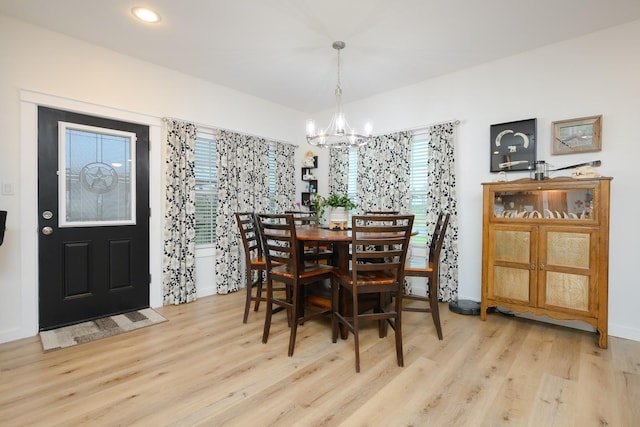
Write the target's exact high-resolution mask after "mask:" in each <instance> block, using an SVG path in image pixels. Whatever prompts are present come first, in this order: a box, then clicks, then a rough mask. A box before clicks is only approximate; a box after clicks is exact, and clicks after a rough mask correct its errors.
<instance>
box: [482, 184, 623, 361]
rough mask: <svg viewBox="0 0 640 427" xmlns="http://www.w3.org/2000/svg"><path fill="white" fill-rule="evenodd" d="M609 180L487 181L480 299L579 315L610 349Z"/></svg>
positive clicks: (516, 308)
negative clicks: (608, 342) (608, 331)
mask: <svg viewBox="0 0 640 427" xmlns="http://www.w3.org/2000/svg"><path fill="white" fill-rule="evenodd" d="M610 183H611V178H606V177H601V178H592V179H575V178H569V177H559V178H553V179H547V180H544V181H536V180H532V179H527V178H525V179H520V180H516V181H511V182H493V183H484V184H483V200H484V208H483V221H482V226H483V232H482V302H481V309H480V318H481V319H482V320H486V318H487V310H488V309H489V308H490V307H504V308H507V309H509V310H511V311H513V312H516V313H529V314H533V315H536V316H548V317H551V318H554V319H558V320H577V321H581V322H584V323H587V324H588V325H590V326H592V327H593V328H595V329H596V331H597V332H598V334H599V339H598V344H599V345H600V347H602V348H607V329H608V327H607V323H608V321H607V319H608V312H607V309H608V272H609V192H610Z"/></svg>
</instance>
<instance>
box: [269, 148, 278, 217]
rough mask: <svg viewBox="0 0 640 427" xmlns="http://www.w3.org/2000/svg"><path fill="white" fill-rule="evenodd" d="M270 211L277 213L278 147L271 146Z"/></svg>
mask: <svg viewBox="0 0 640 427" xmlns="http://www.w3.org/2000/svg"><path fill="white" fill-rule="evenodd" d="M268 180H269V183H268V185H269V211H270V212H276V147H275V145H274V144H269V172H268Z"/></svg>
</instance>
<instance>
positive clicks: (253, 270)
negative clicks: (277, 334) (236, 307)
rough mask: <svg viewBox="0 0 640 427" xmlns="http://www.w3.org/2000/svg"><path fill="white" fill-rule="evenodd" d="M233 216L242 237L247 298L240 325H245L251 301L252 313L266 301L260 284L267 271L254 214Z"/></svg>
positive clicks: (237, 213)
mask: <svg viewBox="0 0 640 427" xmlns="http://www.w3.org/2000/svg"><path fill="white" fill-rule="evenodd" d="M235 216H236V223H237V224H238V229H239V231H240V237H242V246H243V248H244V260H245V276H246V281H247V283H246V288H247V297H246V299H245V304H244V316H243V317H242V323H247V318H248V316H249V307H250V306H251V301H255V303H256V304H255V307H254V311H258V307H259V306H260V302H261V301H266V300H267V298H266V297H263V296H262V284H263V282H264V273H265V271H266V269H267V265H266V262H265V259H264V257H263V256H262V244H261V242H260V233H259V232H258V225H257V223H256V218H255V216H254V213H253V212H236V214H235ZM254 276H255V278H254ZM254 288H255V289H256V294H255V295H253V289H254Z"/></svg>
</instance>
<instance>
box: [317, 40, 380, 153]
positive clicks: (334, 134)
mask: <svg viewBox="0 0 640 427" xmlns="http://www.w3.org/2000/svg"><path fill="white" fill-rule="evenodd" d="M344 47H345V44H344V42H342V41H337V42H334V43H333V48H334V49H335V50H336V51H337V52H338V83H337V84H336V92H335V93H336V111H335V113H334V114H333V116H332V117H331V121H330V122H329V126H328V127H327V128H326V129H318V131H317V132H316V125H315V122H314V121H313V119H309V120H307V142H308V143H309V144H311V145H314V146H316V147H329V148H356V147H361V146H363V145H365V144H366V143H368V142H369V141H371V130H372V128H371V123H367V124H366V125H365V131H364V134H360V133H358V131H357V130H356V129H352V128H351V127H349V124H348V123H347V119H346V118H345V117H344V113H343V112H342V88H341V87H340V51H341V50H342V49H344Z"/></svg>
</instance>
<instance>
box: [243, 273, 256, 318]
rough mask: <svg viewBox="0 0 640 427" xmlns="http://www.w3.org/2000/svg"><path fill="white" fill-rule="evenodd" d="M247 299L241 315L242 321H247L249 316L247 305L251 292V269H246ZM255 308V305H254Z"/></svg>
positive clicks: (249, 301) (248, 304)
mask: <svg viewBox="0 0 640 427" xmlns="http://www.w3.org/2000/svg"><path fill="white" fill-rule="evenodd" d="M246 275H247V278H246V279H247V299H246V301H245V303H244V316H243V317H242V323H247V318H248V317H249V307H250V306H251V293H252V292H253V284H252V282H253V277H251V269H247V272H246ZM256 309H257V306H256Z"/></svg>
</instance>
